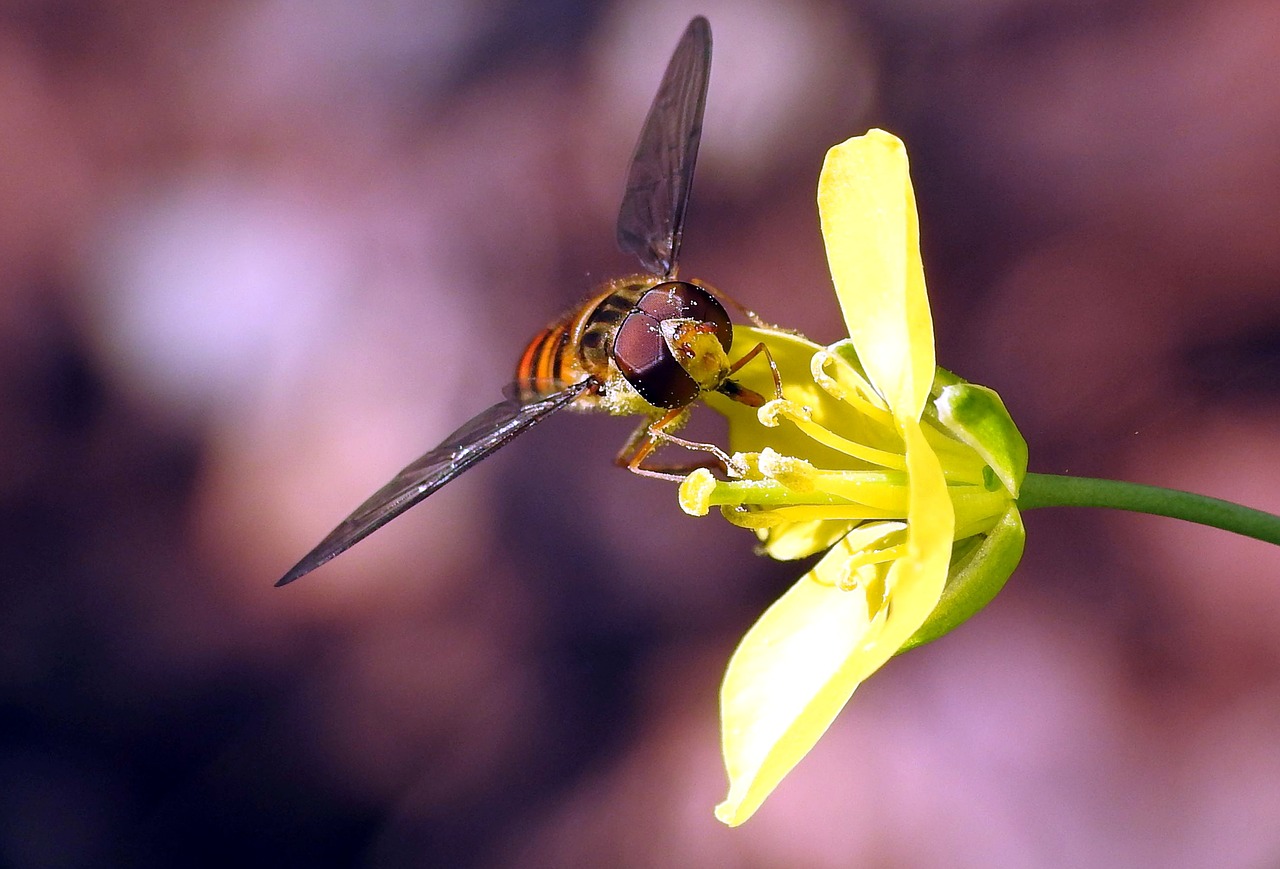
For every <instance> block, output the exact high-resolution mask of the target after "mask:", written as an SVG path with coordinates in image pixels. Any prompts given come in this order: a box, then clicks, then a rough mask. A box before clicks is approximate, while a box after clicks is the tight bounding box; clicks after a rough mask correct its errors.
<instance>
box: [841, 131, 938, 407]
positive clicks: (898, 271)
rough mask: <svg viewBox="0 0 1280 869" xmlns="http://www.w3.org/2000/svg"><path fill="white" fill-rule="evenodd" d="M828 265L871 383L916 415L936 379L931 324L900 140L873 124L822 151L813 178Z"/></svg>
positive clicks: (912, 197)
mask: <svg viewBox="0 0 1280 869" xmlns="http://www.w3.org/2000/svg"><path fill="white" fill-rule="evenodd" d="M818 212H819V214H820V216H821V218H822V236H823V239H824V240H825V242H826V246H827V261H828V263H829V264H830V267H831V278H832V281H833V282H834V283H835V287H836V295H837V296H838V297H839V299H840V308H841V311H842V312H843V313H844V321H845V325H846V326H848V328H849V337H851V338H852V339H853V342H854V346H855V347H856V348H857V351H858V356H859V358H860V359H861V360H862V364H863V366H864V367H865V368H866V372H867V376H868V377H869V378H870V380H871V382H872V384H873V385H874V386H875V388H876V389H877V390H878V391H879V392H880V394H881V395H883V396H884V399H885V400H886V401H887V402H888V403H889V405H890V407H892V408H893V409H894V411H895V412H896V413H897V414H900V415H910V416H914V417H916V418H917V419H918V418H919V417H920V412H921V410H922V409H923V408H924V403H925V400H926V398H927V397H928V395H929V388H930V386H931V385H932V384H933V373H934V365H935V362H934V352H933V321H932V319H931V318H930V314H929V300H928V297H927V296H926V295H925V286H924V265H923V264H922V262H921V260H920V229H919V221H918V218H917V216H916V204H915V195H914V193H913V192H912V188H911V177H910V174H909V172H908V165H907V152H906V148H905V147H904V146H903V144H902V142H901V141H900V140H899V139H898V138H897V137H896V136H893V135H891V134H889V133H886V132H884V131H883V130H871V131H869V132H868V133H867V134H866V135H865V136H858V137H855V138H852V139H849V140H848V141H846V142H844V143H842V144H840V145H837V146H835V147H834V148H832V149H831V150H830V151H828V152H827V159H826V162H825V163H824V164H823V166H822V175H821V177H820V178H819V180H818Z"/></svg>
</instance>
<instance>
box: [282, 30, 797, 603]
mask: <svg viewBox="0 0 1280 869" xmlns="http://www.w3.org/2000/svg"><path fill="white" fill-rule="evenodd" d="M710 72H711V27H710V25H709V24H708V23H707V19H705V18H703V17H701V16H699V17H697V18H694V19H693V20H692V21H690V22H689V26H688V27H687V28H686V29H685V31H684V35H683V36H681V38H680V42H679V44H678V45H677V46H676V50H675V52H674V53H673V54H672V56H671V60H670V62H669V63H668V65H667V70H666V72H665V73H664V74H663V76H662V82H661V84H660V85H659V87H658V93H657V95H656V96H655V97H654V99H653V104H652V105H651V106H650V108H649V114H648V116H647V117H646V118H645V122H644V126H643V128H642V129H641V131H640V139H639V141H638V142H637V143H636V149H635V153H634V154H633V155H632V158H631V168H630V170H629V172H628V174H627V184H626V191H625V193H624V194H623V197H622V208H621V210H620V212H619V214H618V229H617V237H618V246H619V247H620V248H622V250H623V251H624V252H627V253H631V254H634V255H635V256H636V257H637V258H638V259H639V260H640V263H641V265H642V266H643V267H644V269H645V271H646V272H647V274H642V275H632V276H630V277H625V278H619V279H617V280H613V281H609V282H608V283H606V284H604V285H603V286H601V287H600V288H599V289H598V290H597V292H596V293H595V294H594V295H593V296H592V297H591V298H590V299H588V300H587V301H585V302H583V303H582V304H581V305H579V306H578V307H576V308H574V309H573V310H571V311H569V312H568V313H566V314H565V315H564V316H562V317H561V318H560V319H559V320H557V321H556V322H554V323H553V324H551V325H550V326H548V327H547V328H546V329H544V330H543V331H542V332H540V333H539V334H538V335H537V336H535V337H534V339H533V340H532V341H531V342H529V345H528V347H527V348H526V350H525V352H524V354H523V355H522V356H521V358H520V362H519V364H518V365H517V368H516V376H515V381H514V382H513V383H512V384H511V385H510V386H509V387H507V389H506V393H505V394H506V395H507V399H506V400H505V401H503V402H501V403H500V404H496V405H494V406H493V407H491V408H489V409H488V410H486V411H483V412H482V413H480V414H479V415H478V416H476V417H475V418H473V419H472V420H470V421H469V422H467V423H466V424H465V425H463V426H462V428H460V429H458V430H457V431H455V432H454V433H453V434H451V435H449V437H447V438H445V440H444V443H442V444H440V445H439V446H438V447H436V448H435V449H433V450H432V451H431V452H429V453H427V454H426V455H424V456H422V457H421V458H420V459H418V460H417V461H415V462H414V463H413V464H411V465H409V466H408V467H407V468H405V469H404V470H402V471H401V472H400V473H399V474H397V475H396V476H395V478H394V479H393V480H391V482H389V483H387V484H386V485H385V486H383V487H382V488H381V489H379V490H378V491H377V492H375V493H374V494H373V495H372V496H371V497H370V498H369V499H368V500H367V501H365V502H364V503H363V504H361V505H360V506H359V507H357V508H356V510H355V512H353V513H352V514H351V515H350V516H348V517H347V518H346V519H344V520H343V521H342V524H340V525H339V526H338V527H337V528H335V529H334V530H333V531H332V532H330V534H329V536H327V537H325V538H324V540H322V541H320V543H319V545H317V546H316V547H315V548H314V549H312V550H311V551H310V552H309V553H307V555H306V556H305V557H304V558H303V559H302V560H301V561H299V562H298V563H297V564H296V565H294V567H293V568H292V569H291V570H290V571H289V572H288V573H286V574H285V575H284V576H283V577H282V578H281V579H280V581H279V582H277V583H276V585H277V586H281V585H285V584H287V583H290V582H293V581H294V580H295V579H298V578H299V577H301V576H303V575H305V574H307V573H310V572H311V571H312V570H315V569H316V568H317V567H319V566H320V565H322V564H324V563H325V562H327V561H328V560H329V559H331V558H333V557H334V556H336V555H338V554H340V553H342V552H345V551H346V550H347V549H349V548H350V547H351V546H353V545H355V544H356V543H358V542H360V541H361V540H363V539H364V538H365V537H367V536H369V535H370V534H372V533H373V532H374V531H376V530H377V529H379V528H381V527H382V526H383V525H385V524H386V523H387V522H389V521H391V520H392V519H394V518H395V517H396V516H399V515H400V514H401V513H403V512H404V511H405V510H408V509H409V508H410V507H412V506H413V505H414V504H417V503H418V502H419V501H421V500H422V499H423V498H426V497H427V496H428V495H430V494H431V493H432V492H434V491H436V490H437V489H439V488H440V487H441V486H443V485H444V484H445V483H447V482H449V481H450V480H452V479H453V478H454V477H456V476H458V475H459V474H461V473H462V472H463V471H465V470H467V469H468V468H470V467H471V466H472V465H474V464H475V463H476V462H479V461H480V460H481V459H483V458H485V457H487V456H489V455H490V454H492V453H493V452H494V451H495V450H497V449H498V448H499V447H501V446H503V445H505V444H506V443H507V442H508V441H510V440H511V439H512V438H514V437H515V436H516V435H518V434H520V433H521V432H524V431H526V430H527V429H529V428H531V427H532V426H533V425H534V424H535V423H538V422H541V421H542V420H544V419H546V418H547V417H548V416H550V415H551V414H552V413H554V412H555V411H558V410H561V409H562V408H565V407H569V406H571V405H572V406H574V407H575V408H579V409H584V410H589V409H602V410H607V411H609V412H611V413H615V414H644V415H645V416H646V417H647V420H646V421H645V422H644V423H642V424H641V426H640V427H639V428H638V429H636V431H635V433H634V434H633V435H632V436H631V437H630V438H629V439H628V441H627V443H626V444H625V445H624V446H623V448H622V451H621V452H620V453H619V454H618V457H617V459H616V462H617V464H619V465H621V466H624V467H626V468H628V469H630V470H632V471H634V472H636V473H639V474H645V475H649V476H658V477H675V475H674V474H672V473H670V472H664V471H662V470H656V469H653V468H646V467H644V466H643V465H642V462H643V461H644V459H645V458H647V457H648V456H649V454H650V453H651V452H652V451H653V450H654V449H655V448H656V447H657V446H658V445H659V443H660V442H664V441H667V442H673V443H677V444H681V445H683V446H686V447H690V448H692V449H697V450H705V451H708V452H711V453H712V454H713V455H714V456H715V461H714V462H713V463H720V464H727V463H728V456H726V455H725V454H724V453H723V452H721V451H719V449H718V448H716V447H713V446H711V445H709V444H698V443H693V442H690V441H685V440H682V439H680V438H677V437H675V436H674V435H673V434H671V433H669V429H674V428H675V427H677V426H678V425H679V424H680V423H681V422H682V421H683V417H684V416H685V415H686V414H687V412H688V407H689V405H690V404H692V403H693V401H694V400H695V399H696V398H697V397H698V395H699V393H701V392H702V391H703V390H714V391H717V392H720V393H722V394H724V395H726V396H728V397H730V398H733V399H735V400H737V401H741V402H743V403H745V404H748V405H752V406H759V405H760V404H762V403H763V402H764V399H763V398H762V397H761V396H760V395H759V394H757V393H755V392H752V391H751V390H748V389H746V388H745V387H742V386H740V385H738V384H737V383H735V382H734V381H733V380H731V379H730V375H732V374H733V373H734V372H735V371H737V370H738V369H739V368H740V367H741V366H742V365H744V364H745V363H746V362H747V361H749V360H750V359H752V358H754V357H755V356H756V355H757V354H758V353H759V352H760V351H762V350H764V352H765V357H766V359H768V361H769V364H770V366H771V367H772V368H773V377H774V386H775V389H776V390H777V391H779V392H780V390H781V387H780V386H779V381H778V374H777V369H776V367H774V366H773V360H772V359H770V358H769V357H768V351H767V350H765V348H764V345H763V344H760V345H757V346H756V347H755V348H754V349H753V350H751V351H750V352H749V353H747V354H746V355H745V356H743V357H742V358H740V359H739V360H738V361H737V362H735V363H733V364H730V362H729V358H728V355H727V351H728V350H729V347H730V344H731V342H732V340H733V327H732V325H731V323H730V321H729V316H728V314H727V313H726V312H725V309H724V306H723V305H722V304H721V303H720V301H719V300H718V299H717V298H716V295H715V294H714V293H713V291H711V290H710V289H709V288H707V287H705V286H703V285H702V284H699V283H695V282H690V281H680V280H676V258H677V256H678V254H679V252H680V237H681V232H682V230H683V228H684V215H685V208H686V206H687V205H688V203H689V189H690V186H691V184H692V183H693V167H694V163H695V162H696V160H697V156H698V143H699V141H700V139H701V136H702V112H703V108H704V106H705V105H706V99H707V82H708V79H709V76H710ZM742 311H743V313H744V314H746V316H748V317H749V318H750V319H751V320H752V321H754V322H756V323H757V325H763V324H760V323H759V321H758V320H757V319H756V318H755V316H754V315H753V314H751V313H750V312H749V311H746V310H745V309H742ZM686 470H687V469H686Z"/></svg>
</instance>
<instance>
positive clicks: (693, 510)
mask: <svg viewBox="0 0 1280 869" xmlns="http://www.w3.org/2000/svg"><path fill="white" fill-rule="evenodd" d="M715 490H716V478H715V477H713V476H712V475H711V472H710V471H708V470H707V469H706V468H698V469H697V470H695V471H694V472H693V473H691V474H689V476H687V477H685V478H684V481H683V482H682V483H681V484H680V496H679V497H680V509H681V510H683V511H684V512H686V513H688V514H689V515H690V516H705V515H707V513H709V512H711V495H712V493H713V492H715Z"/></svg>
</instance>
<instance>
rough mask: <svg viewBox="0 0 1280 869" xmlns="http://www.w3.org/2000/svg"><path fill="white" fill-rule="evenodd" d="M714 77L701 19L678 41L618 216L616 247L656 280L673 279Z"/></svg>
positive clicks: (651, 109)
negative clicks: (704, 113)
mask: <svg viewBox="0 0 1280 869" xmlns="http://www.w3.org/2000/svg"><path fill="white" fill-rule="evenodd" d="M710 74H711V25H710V24H708V23H707V19H705V18H703V17H702V16H698V17H697V18H695V19H693V20H692V21H690V22H689V26H688V27H687V28H686V29H685V31H684V35H683V36H682V37H680V44H679V45H677V46H676V50H675V53H674V54H672V55H671V62H670V63H668V64H667V71H666V73H665V74H664V75H663V76H662V84H661V85H659V86H658V94H657V96H655V97H654V98H653V105H652V106H650V107H649V116H648V117H647V118H645V121H644V128H643V129H641V131H640V140H639V141H638V142H636V150H635V153H634V154H633V155H632V157H631V170H630V172H629V173H628V174H627V189H626V192H625V193H624V194H623V195H622V209H621V210H620V211H619V212H618V247H620V248H622V249H623V250H624V251H626V252H628V253H633V254H635V255H636V256H637V257H639V258H640V262H641V263H642V264H643V265H644V267H645V268H646V269H648V270H649V271H650V272H651V273H653V274H655V275H662V276H663V277H670V276H671V275H672V274H673V273H674V271H675V267H676V257H677V256H678V255H679V253H680V234H681V232H682V231H683V228H684V212H685V208H686V207H687V206H688V204H689V187H690V185H692V184H693V166H694V163H696V162H697V160H698V141H699V140H700V139H701V137H702V110H703V108H704V107H705V106H706V104H707V81H708V78H709V76H710Z"/></svg>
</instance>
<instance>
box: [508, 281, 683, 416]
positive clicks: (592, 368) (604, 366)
mask: <svg viewBox="0 0 1280 869" xmlns="http://www.w3.org/2000/svg"><path fill="white" fill-rule="evenodd" d="M657 282H658V281H657V279H656V278H651V277H648V276H634V277H628V278H621V279H619V280H615V281H610V282H609V283H608V284H607V285H606V286H605V287H603V288H602V289H601V291H600V292H599V293H597V294H596V295H594V296H592V297H591V298H590V299H587V300H586V301H585V302H583V303H582V304H581V305H579V306H578V307H577V308H575V309H573V310H572V311H569V312H568V313H567V314H565V315H564V316H563V317H561V318H560V319H559V320H556V322H554V323H552V324H551V325H550V326H548V327H547V328H545V329H543V330H542V331H541V332H539V333H538V334H537V335H535V336H534V337H533V340H532V341H530V342H529V345H528V346H527V347H526V348H525V350H524V353H523V354H522V355H521V356H520V362H519V364H518V365H517V366H516V388H517V390H519V394H520V398H521V399H522V400H524V401H530V400H533V399H536V398H541V397H543V396H547V395H551V394H552V393H555V392H559V391H560V390H561V389H564V388H565V387H567V386H570V385H572V384H574V383H577V382H579V381H580V380H582V379H583V378H584V377H594V378H595V379H596V380H598V381H599V382H600V383H602V384H603V383H604V382H605V381H607V380H608V379H609V373H610V369H609V353H610V351H611V350H612V347H613V337H614V334H615V333H616V332H617V330H618V327H619V326H620V325H621V323H622V321H623V320H625V319H626V317H627V315H628V314H629V313H631V311H632V310H633V309H634V308H635V306H636V301H637V300H638V299H639V298H640V296H641V295H643V294H644V292H645V291H646V290H648V289H649V288H651V287H652V286H653V285H654V284H655V283H657ZM583 398H584V399H585V398H587V396H586V395H584V396H583Z"/></svg>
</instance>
